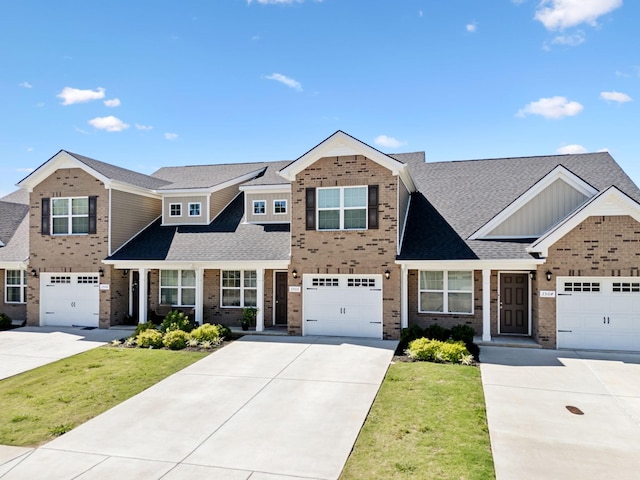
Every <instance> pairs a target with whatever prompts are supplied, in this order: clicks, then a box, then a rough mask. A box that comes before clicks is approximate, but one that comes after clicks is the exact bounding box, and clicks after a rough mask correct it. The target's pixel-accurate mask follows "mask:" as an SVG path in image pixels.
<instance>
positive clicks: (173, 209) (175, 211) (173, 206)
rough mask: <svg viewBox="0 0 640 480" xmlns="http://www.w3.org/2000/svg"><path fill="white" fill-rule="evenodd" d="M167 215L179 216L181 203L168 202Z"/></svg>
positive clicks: (180, 214)
mask: <svg viewBox="0 0 640 480" xmlns="http://www.w3.org/2000/svg"><path fill="white" fill-rule="evenodd" d="M169 216H170V217H181V216H182V204H181V203H170V204H169Z"/></svg>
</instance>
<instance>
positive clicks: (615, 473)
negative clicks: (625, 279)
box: [480, 347, 640, 480]
mask: <svg viewBox="0 0 640 480" xmlns="http://www.w3.org/2000/svg"><path fill="white" fill-rule="evenodd" d="M480 359H481V361H482V363H481V365H480V366H481V370H482V383H483V386H484V393H485V401H486V405H487V417H488V421H489V432H490V435H491V448H492V451H493V458H494V464H495V469H496V477H497V480H538V479H541V478H544V479H546V480H553V479H558V480H560V479H562V480H573V479H576V480H585V479H589V480H597V479H603V480H604V479H613V478H615V479H616V480H625V479H629V480H631V479H637V478H639V477H640V455H639V452H640V354H623V353H604V352H586V351H569V350H537V349H525V348H504V347H481V351H480ZM568 406H570V407H577V408H578V409H579V410H580V411H581V412H582V413H583V414H582V415H580V414H575V413H571V411H570V410H569V409H567V407H568ZM578 413H579V412H578Z"/></svg>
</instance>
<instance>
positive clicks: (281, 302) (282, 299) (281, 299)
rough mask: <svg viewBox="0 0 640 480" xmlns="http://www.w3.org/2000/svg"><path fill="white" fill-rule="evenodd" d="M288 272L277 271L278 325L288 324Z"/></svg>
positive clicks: (276, 320) (276, 321)
mask: <svg viewBox="0 0 640 480" xmlns="http://www.w3.org/2000/svg"><path fill="white" fill-rule="evenodd" d="M288 288H289V286H288V285H287V272H276V319H275V323H276V325H286V324H287V290H288Z"/></svg>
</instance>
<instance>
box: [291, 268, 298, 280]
mask: <svg viewBox="0 0 640 480" xmlns="http://www.w3.org/2000/svg"><path fill="white" fill-rule="evenodd" d="M291 275H293V278H298V271H297V270H296V269H295V268H294V269H293V272H291Z"/></svg>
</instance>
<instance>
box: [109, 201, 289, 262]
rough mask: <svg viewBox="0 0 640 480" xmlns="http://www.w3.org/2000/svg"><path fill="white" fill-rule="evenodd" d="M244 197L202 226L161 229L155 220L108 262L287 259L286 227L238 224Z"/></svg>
mask: <svg viewBox="0 0 640 480" xmlns="http://www.w3.org/2000/svg"><path fill="white" fill-rule="evenodd" d="M243 215H244V195H243V194H242V193H241V194H240V195H238V196H237V197H236V198H235V199H234V200H233V201H232V202H231V203H230V204H229V205H228V206H227V208H226V209H225V210H223V212H222V213H221V214H220V215H218V217H216V219H215V220H214V221H213V222H211V223H210V224H209V225H205V226H180V227H176V226H166V227H164V226H162V225H161V222H160V220H157V221H156V222H154V223H153V224H152V225H150V226H149V227H148V228H147V229H145V230H144V231H143V232H142V233H141V234H140V235H138V236H137V237H136V238H134V239H133V240H132V241H131V242H129V243H127V244H126V245H125V246H123V247H122V248H121V249H120V250H118V251H117V252H115V253H114V254H113V255H112V256H111V257H109V258H108V259H107V260H116V261H123V260H124V261H126V260H160V261H170V262H183V261H184V262H191V261H200V262H216V261H220V262H227V261H270V260H275V261H280V260H285V261H286V260H288V259H289V252H290V247H289V244H290V238H289V237H290V234H289V231H290V227H289V225H288V224H275V225H250V224H246V223H241V221H242V217H243Z"/></svg>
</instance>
